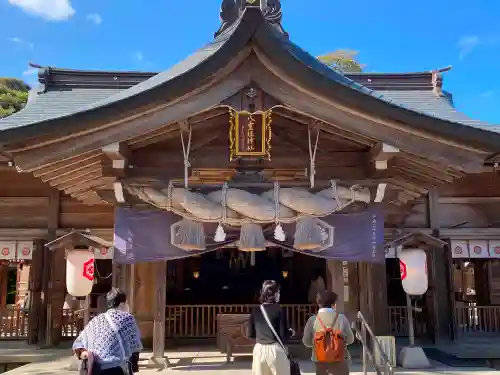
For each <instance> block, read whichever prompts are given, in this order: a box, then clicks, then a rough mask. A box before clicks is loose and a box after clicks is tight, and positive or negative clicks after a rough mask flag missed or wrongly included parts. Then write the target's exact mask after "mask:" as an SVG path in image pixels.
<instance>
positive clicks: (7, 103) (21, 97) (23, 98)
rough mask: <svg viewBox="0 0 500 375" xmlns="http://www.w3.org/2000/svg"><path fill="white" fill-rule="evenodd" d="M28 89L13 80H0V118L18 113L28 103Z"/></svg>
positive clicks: (21, 83) (17, 80)
mask: <svg viewBox="0 0 500 375" xmlns="http://www.w3.org/2000/svg"><path fill="white" fill-rule="evenodd" d="M29 90H30V87H29V86H28V85H27V84H26V83H24V82H23V81H21V80H19V79H15V78H0V118H2V117H6V116H9V115H11V114H12V113H14V112H17V111H20V110H21V109H22V108H23V107H24V106H25V105H26V102H27V101H28V92H29Z"/></svg>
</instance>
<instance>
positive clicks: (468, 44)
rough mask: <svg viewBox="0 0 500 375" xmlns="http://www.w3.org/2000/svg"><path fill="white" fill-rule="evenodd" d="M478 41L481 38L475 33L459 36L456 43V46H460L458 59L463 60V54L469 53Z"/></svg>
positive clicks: (479, 41)
mask: <svg viewBox="0 0 500 375" xmlns="http://www.w3.org/2000/svg"><path fill="white" fill-rule="evenodd" d="M480 43H481V39H480V38H479V37H478V36H477V35H474V36H463V37H461V38H460V40H459V41H458V43H457V45H458V48H460V52H459V53H458V59H459V60H463V59H464V58H465V56H467V55H468V54H469V53H471V52H472V51H473V50H474V49H475V48H476V47H477V46H478V45H479V44H480Z"/></svg>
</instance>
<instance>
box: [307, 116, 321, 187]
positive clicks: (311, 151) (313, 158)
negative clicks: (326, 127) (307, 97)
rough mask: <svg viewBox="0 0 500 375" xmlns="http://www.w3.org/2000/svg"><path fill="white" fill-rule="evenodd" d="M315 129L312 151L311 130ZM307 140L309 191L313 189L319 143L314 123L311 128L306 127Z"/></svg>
mask: <svg viewBox="0 0 500 375" xmlns="http://www.w3.org/2000/svg"><path fill="white" fill-rule="evenodd" d="M313 127H315V128H316V141H315V142H314V149H313V145H312V142H311V130H312V128H313ZM307 139H308V141H309V142H308V144H309V165H310V167H309V169H310V171H309V181H310V185H311V189H312V188H314V177H315V175H316V152H317V151H318V142H319V124H318V123H314V125H312V126H308V127H307Z"/></svg>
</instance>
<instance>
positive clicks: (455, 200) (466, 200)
mask: <svg viewBox="0 0 500 375" xmlns="http://www.w3.org/2000/svg"><path fill="white" fill-rule="evenodd" d="M439 203H440V204H496V203H500V197H439Z"/></svg>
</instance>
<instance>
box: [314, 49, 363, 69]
mask: <svg viewBox="0 0 500 375" xmlns="http://www.w3.org/2000/svg"><path fill="white" fill-rule="evenodd" d="M357 55H358V51H352V50H337V51H334V52H329V53H326V54H324V55H321V56H318V60H320V61H321V62H322V63H323V64H326V65H328V66H329V67H330V68H332V69H335V70H340V71H341V72H343V73H359V72H362V71H363V68H364V65H361V64H360V63H359V62H358V61H357V59H356V56H357Z"/></svg>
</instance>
